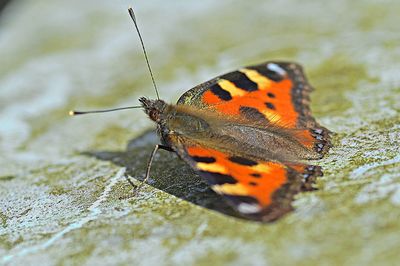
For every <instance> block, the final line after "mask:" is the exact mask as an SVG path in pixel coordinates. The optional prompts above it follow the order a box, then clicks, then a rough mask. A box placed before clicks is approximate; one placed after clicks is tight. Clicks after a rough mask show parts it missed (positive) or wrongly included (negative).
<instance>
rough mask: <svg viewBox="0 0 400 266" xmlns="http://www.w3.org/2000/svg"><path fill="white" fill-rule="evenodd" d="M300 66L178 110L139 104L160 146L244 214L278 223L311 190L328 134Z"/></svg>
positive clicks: (273, 65) (238, 78)
mask: <svg viewBox="0 0 400 266" xmlns="http://www.w3.org/2000/svg"><path fill="white" fill-rule="evenodd" d="M311 90H312V87H311V86H310V85H309V84H308V82H307V80H306V78H305V76H304V73H303V71H302V68H301V66H299V65H298V64H295V63H290V62H266V63H263V64H260V65H255V66H249V67H245V68H241V69H240V70H238V71H233V72H230V73H227V74H224V75H222V76H219V77H216V78H214V79H212V80H209V81H207V82H205V83H203V84H200V85H198V86H196V87H194V88H192V89H191V90H189V91H187V92H186V93H184V94H183V95H182V96H181V97H180V99H179V100H178V102H177V104H176V105H171V104H167V103H166V102H164V101H163V100H150V99H147V98H144V97H143V98H140V99H139V101H140V102H141V103H142V106H143V108H144V110H145V112H146V113H147V114H148V115H149V117H150V119H151V120H153V121H155V122H156V123H157V132H158V133H159V135H160V139H161V142H162V145H163V146H165V148H166V149H169V150H172V151H174V152H176V153H177V154H178V156H179V157H180V158H182V159H183V160H184V161H185V162H187V163H188V164H189V165H190V166H191V167H192V168H193V169H194V170H195V171H196V172H197V173H199V175H200V176H202V177H203V178H204V179H205V180H206V181H207V182H208V184H209V185H210V186H211V188H212V189H213V190H214V191H215V192H217V193H218V194H220V195H222V196H223V197H224V198H225V199H226V200H227V201H228V203H229V204H230V205H232V206H233V207H234V208H235V209H236V210H237V211H238V212H240V213H241V214H242V215H244V216H246V217H249V218H252V219H255V220H261V221H272V220H275V219H277V218H279V217H280V216H282V215H283V214H285V213H287V212H288V211H290V210H292V206H291V202H292V201H293V197H294V195H295V194H296V193H298V192H300V191H304V190H310V189H312V187H311V185H312V183H313V181H314V180H315V178H316V177H317V176H320V175H321V171H320V167H318V166H313V165H308V164H306V163H304V160H314V159H320V158H321V157H322V156H323V155H324V154H325V153H326V152H327V151H328V149H329V147H330V139H329V131H328V130H327V129H325V128H324V127H322V126H320V125H319V124H318V123H317V122H316V121H315V119H314V118H313V117H312V116H311V113H310V108H309V103H310V98H309V93H310V92H311Z"/></svg>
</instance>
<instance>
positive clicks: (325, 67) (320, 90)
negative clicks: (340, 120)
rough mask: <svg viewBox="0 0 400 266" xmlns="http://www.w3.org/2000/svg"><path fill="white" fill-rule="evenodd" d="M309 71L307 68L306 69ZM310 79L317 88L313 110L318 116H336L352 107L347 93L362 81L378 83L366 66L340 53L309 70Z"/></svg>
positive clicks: (314, 93) (314, 94) (313, 96)
mask: <svg viewBox="0 0 400 266" xmlns="http://www.w3.org/2000/svg"><path fill="white" fill-rule="evenodd" d="M306 71H307V70H306ZM307 73H308V76H309V81H310V83H311V84H312V85H313V87H315V88H316V90H315V91H314V92H313V93H312V98H313V99H315V100H314V101H313V112H314V113H315V115H316V116H320V115H329V116H335V115H339V114H341V113H343V112H344V111H345V110H346V109H348V108H350V107H351V103H350V102H349V101H348V100H347V98H346V93H349V92H350V91H352V90H355V89H357V87H358V85H359V84H360V82H361V81H363V82H372V83H376V82H378V80H377V79H376V78H373V77H370V76H369V75H368V73H367V70H366V68H365V66H363V65H362V64H356V63H354V62H353V61H350V60H349V56H346V55H343V54H338V55H334V56H332V57H330V58H328V59H326V60H324V61H323V62H322V63H321V64H320V65H319V66H317V67H316V68H315V69H309V70H308V71H307Z"/></svg>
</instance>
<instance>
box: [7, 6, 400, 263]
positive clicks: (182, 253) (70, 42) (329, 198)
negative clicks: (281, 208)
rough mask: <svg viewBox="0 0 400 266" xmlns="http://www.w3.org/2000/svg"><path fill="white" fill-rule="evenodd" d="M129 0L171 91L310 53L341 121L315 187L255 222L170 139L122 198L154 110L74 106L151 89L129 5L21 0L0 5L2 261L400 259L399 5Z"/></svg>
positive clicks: (138, 167)
mask: <svg viewBox="0 0 400 266" xmlns="http://www.w3.org/2000/svg"><path fill="white" fill-rule="evenodd" d="M135 2H138V3H137V6H135V8H136V11H137V18H138V21H139V24H140V26H141V30H142V33H143V37H144V39H145V41H146V44H147V49H148V51H149V55H150V60H151V62H152V63H153V69H154V72H155V76H156V79H157V81H158V84H159V87H160V94H161V95H162V97H163V98H164V99H166V100H168V101H171V102H174V101H176V99H177V98H178V97H179V95H180V94H182V93H183V92H184V91H185V90H187V89H188V88H190V87H192V86H194V85H196V84H198V83H200V82H202V81H205V80H207V79H209V78H212V77H214V76H216V75H218V74H221V73H223V72H226V71H229V70H232V69H235V68H237V67H238V66H242V65H246V64H249V63H259V62H262V61H265V60H270V59H285V60H295V61H297V62H300V63H301V64H303V66H304V67H305V69H306V72H307V73H308V76H309V79H310V81H311V83H312V84H313V85H314V86H315V87H316V88H317V89H316V91H315V92H314V93H313V95H312V100H313V102H312V108H313V110H314V114H315V115H316V117H317V118H318V120H319V121H320V122H321V123H322V124H323V125H324V126H326V127H328V128H329V129H331V130H332V131H334V132H336V134H335V135H334V138H333V142H334V148H333V149H332V150H331V152H330V153H329V155H328V156H327V157H326V158H325V159H324V160H322V161H320V165H321V166H323V168H324V172H325V175H324V177H323V178H321V179H319V181H318V183H317V187H318V190H317V191H315V192H312V193H303V194H301V195H299V196H298V197H297V200H296V201H295V203H294V205H295V207H296V211H295V212H293V213H291V214H290V215H287V216H286V217H284V218H283V219H281V220H279V221H277V222H276V223H273V224H259V223H255V222H250V221H246V220H242V219H238V218H235V217H233V216H234V213H232V212H231V211H230V210H229V209H227V208H226V206H225V205H224V204H223V203H221V202H220V198H219V197H218V196H216V195H214V194H213V193H212V192H211V191H210V190H209V189H208V188H207V186H206V185H205V184H204V183H203V182H202V181H201V179H200V178H199V177H198V176H196V175H195V174H193V173H192V172H191V171H190V170H189V169H188V167H187V166H186V165H185V164H184V163H182V162H181V161H180V160H178V159H177V158H176V156H174V155H173V154H169V153H167V152H163V151H161V152H160V153H159V154H158V156H157V157H156V160H155V162H154V167H153V169H152V177H151V179H150V182H149V185H146V186H145V188H144V189H143V190H142V191H141V193H140V195H139V196H137V197H133V198H128V199H120V198H121V197H122V198H126V197H128V196H129V195H130V193H131V187H130V186H129V184H128V182H127V181H126V180H125V179H124V175H125V176H128V175H129V176H131V177H132V178H131V179H132V180H133V182H134V183H136V184H137V183H138V181H137V180H140V179H142V176H143V174H144V171H145V165H146V161H147V158H148V156H149V153H150V151H151V149H152V145H153V144H154V143H156V142H157V140H156V138H155V136H154V134H152V133H147V131H148V130H149V129H151V128H152V124H151V122H150V121H149V120H148V119H147V118H146V117H145V115H144V114H143V113H142V112H141V111H139V110H131V111H123V112H119V113H113V114H104V115H96V116H95V115H93V116H90V115H88V116H86V117H76V118H71V117H68V116H67V115H66V113H67V111H68V109H70V108H71V107H76V108H77V107H82V108H87V109H90V108H105V107H111V106H123V105H132V104H136V103H137V98H138V97H139V96H143V95H146V96H154V92H153V90H152V87H151V83H150V80H149V77H148V72H147V68H146V66H145V64H144V60H143V55H142V53H141V52H140V46H139V43H138V38H137V36H136V34H135V32H134V30H133V26H132V23H131V21H130V20H129V18H128V15H127V13H126V10H125V9H126V7H127V6H128V4H131V3H129V2H128V1H125V2H122V1H120V2H115V1H63V2H60V1H49V0H43V1H33V0H31V1H16V2H15V3H12V4H11V5H9V6H8V7H7V8H6V9H5V10H4V12H2V15H1V17H0V58H1V59H0V60H1V64H0V112H1V113H0V149H1V153H0V158H1V161H0V264H5V265H8V264H9V265H26V264H27V263H30V264H33V265H34V264H40V265H106V264H108V265H109V264H122V265H128V264H129V265H160V264H165V265H191V264H194V265H209V264H210V262H212V263H213V264H214V265H294V264H295V265H312V264H318V265H395V264H398V260H399V259H400V255H399V252H398V251H399V250H400V236H399V232H400V223H399V218H400V208H399V205H400V174H399V169H400V155H399V154H400V153H399V146H400V145H399V144H400V143H399V142H400V141H399V140H400V123H399V122H400V116H399V109H400V75H399V73H400V63H399V62H400V49H399V41H400V34H399V23H400V19H399V13H400V2H399V1H397V0H393V1H384V0H382V1H374V0H365V1H350V0H349V1H343V0H339V1H311V0H309V1H295V0H284V1H240V2H239V1H236V2H235V3H234V2H233V1H218V3H216V2H217V1H211V0H206V1H201V2H198V1H179V4H178V1H176V3H175V2H174V3H170V2H168V3H167V2H166V1H141V2H147V3H139V1H135ZM232 215H233V216H232Z"/></svg>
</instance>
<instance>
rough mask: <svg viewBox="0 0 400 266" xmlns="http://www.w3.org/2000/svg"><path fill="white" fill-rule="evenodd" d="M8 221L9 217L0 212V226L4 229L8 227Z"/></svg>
mask: <svg viewBox="0 0 400 266" xmlns="http://www.w3.org/2000/svg"><path fill="white" fill-rule="evenodd" d="M7 220H8V217H7V216H6V215H5V214H4V213H3V212H1V211H0V224H1V226H2V227H6V226H7Z"/></svg>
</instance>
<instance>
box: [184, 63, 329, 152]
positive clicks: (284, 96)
mask: <svg viewBox="0 0 400 266" xmlns="http://www.w3.org/2000/svg"><path fill="white" fill-rule="evenodd" d="M311 91H312V87H311V86H310V85H309V84H308V82H307V79H306V77H305V75H304V73H303V70H302V68H301V66H300V65H298V64H295V63H286V62H266V63H263V64H260V65H255V66H248V67H244V68H242V69H240V70H238V71H233V72H230V73H227V74H224V75H222V76H219V77H217V78H214V79H212V80H210V81H207V82H205V83H203V84H200V85H198V86H196V87H194V88H193V89H191V90H189V91H187V92H186V93H185V94H183V95H182V96H181V98H180V99H179V100H178V103H177V104H188V105H192V106H197V107H199V108H210V109H213V110H214V111H216V112H220V113H222V114H224V115H237V116H243V117H245V118H246V119H249V120H254V121H257V122H259V121H261V120H264V121H265V123H274V124H275V125H279V126H282V127H285V128H291V129H297V130H298V134H297V135H298V136H299V141H300V142H301V143H302V144H303V145H304V146H306V147H307V148H310V149H314V150H315V151H317V152H318V153H320V154H321V156H322V155H323V154H325V153H326V152H327V150H328V149H329V147H330V138H329V131H328V130H327V129H326V128H324V127H322V126H320V125H319V124H318V123H317V122H316V121H315V119H314V118H313V117H312V116H311V112H310V108H309V104H310V98H309V93H310V92H311Z"/></svg>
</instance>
